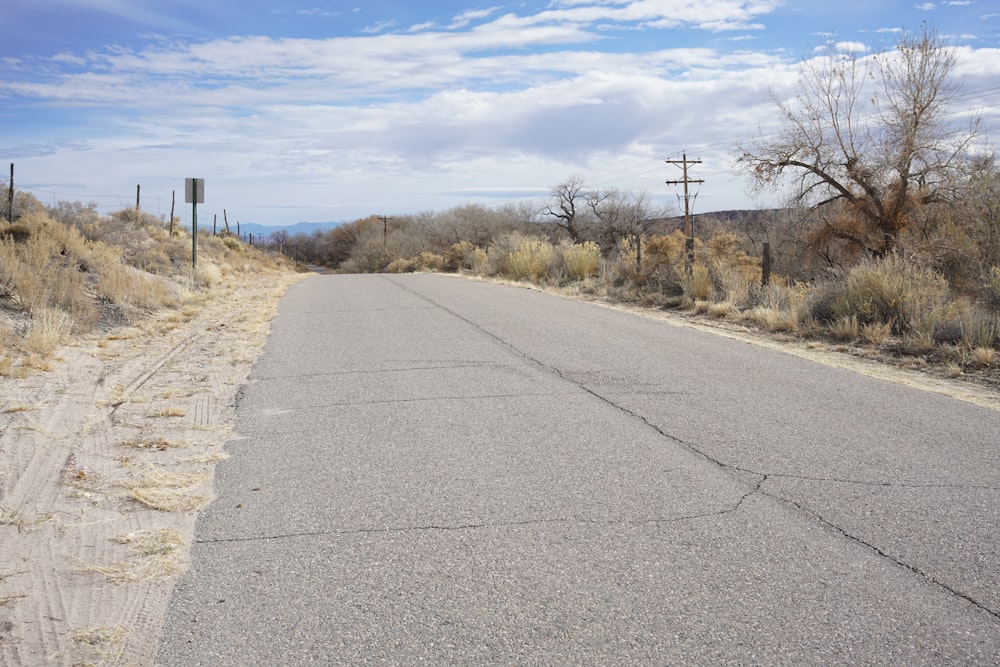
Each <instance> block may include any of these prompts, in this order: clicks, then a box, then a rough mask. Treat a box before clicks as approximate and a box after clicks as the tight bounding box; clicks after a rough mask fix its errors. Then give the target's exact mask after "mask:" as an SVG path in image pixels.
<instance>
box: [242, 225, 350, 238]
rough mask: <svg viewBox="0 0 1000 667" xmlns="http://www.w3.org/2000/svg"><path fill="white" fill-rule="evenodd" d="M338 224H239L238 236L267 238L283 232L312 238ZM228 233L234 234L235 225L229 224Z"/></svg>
mask: <svg viewBox="0 0 1000 667" xmlns="http://www.w3.org/2000/svg"><path fill="white" fill-rule="evenodd" d="M340 224H341V223H339V222H296V223H295V224H294V225H258V224H257V223H255V222H243V223H240V234H242V235H246V234H253V235H254V236H255V237H261V238H264V237H268V236H270V235H272V234H274V233H275V232H277V231H278V230H282V229H283V230H285V231H286V232H288V235H289V236H295V235H296V234H305V235H306V236H312V233H313V232H315V231H321V232H325V231H326V230H328V229H333V228H334V227H336V226H338V225H340ZM229 231H231V232H233V233H236V225H234V224H230V225H229Z"/></svg>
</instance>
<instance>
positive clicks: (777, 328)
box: [744, 306, 799, 333]
mask: <svg viewBox="0 0 1000 667" xmlns="http://www.w3.org/2000/svg"><path fill="white" fill-rule="evenodd" d="M744 318H745V319H746V320H748V321H750V322H753V323H754V324H756V325H757V326H759V327H761V328H762V329H764V330H765V331H770V332H772V333H795V332H797V331H798V330H799V320H798V316H797V314H796V313H795V312H794V311H788V310H783V309H780V308H767V307H763V306H759V307H757V308H753V309H752V310H750V311H749V312H747V313H745V314H744Z"/></svg>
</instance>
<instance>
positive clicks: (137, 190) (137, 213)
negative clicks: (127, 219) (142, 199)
mask: <svg viewBox="0 0 1000 667" xmlns="http://www.w3.org/2000/svg"><path fill="white" fill-rule="evenodd" d="M141 189H142V184H141V183H140V184H139V185H136V186H135V215H136V217H137V218H138V217H139V191H140V190H141Z"/></svg>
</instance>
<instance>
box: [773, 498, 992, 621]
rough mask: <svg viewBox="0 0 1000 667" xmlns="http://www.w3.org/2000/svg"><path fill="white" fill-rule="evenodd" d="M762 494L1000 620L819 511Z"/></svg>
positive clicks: (984, 607)
mask: <svg viewBox="0 0 1000 667" xmlns="http://www.w3.org/2000/svg"><path fill="white" fill-rule="evenodd" d="M761 494H762V495H764V496H767V497H768V498H773V499H774V500H777V501H778V502H780V503H783V504H785V505H790V506H791V507H794V508H795V509H796V510H798V511H799V512H802V513H803V514H807V515H809V516H811V517H813V519H815V520H816V521H818V522H819V523H821V524H822V525H824V526H826V527H827V528H830V529H831V530H834V531H836V532H837V533H839V534H841V535H843V536H844V537H845V538H847V539H848V540H850V541H852V542H854V543H855V544H859V545H861V546H863V547H866V548H868V549H870V550H871V551H873V552H874V553H875V554H877V555H878V556H880V557H882V558H884V559H886V560H888V561H889V562H891V563H894V564H895V565H897V566H899V567H901V568H903V569H905V570H909V571H910V572H913V573H914V574H916V575H918V576H920V577H922V578H924V579H926V580H927V581H929V582H930V583H932V584H934V585H935V586H939V587H940V588H943V589H944V590H946V591H948V592H949V593H951V594H952V595H954V596H956V597H959V598H961V599H963V600H965V601H966V602H968V603H969V604H971V605H973V606H974V607H976V608H978V609H980V610H982V611H984V612H986V613H987V614H989V615H990V616H992V617H994V618H995V619H997V620H1000V611H998V610H995V609H991V608H990V607H988V606H987V605H986V604H984V603H982V602H980V601H979V600H977V599H975V598H974V597H972V596H971V595H968V594H967V593H963V592H962V591H960V590H958V589H957V588H954V587H953V586H950V585H948V584H946V583H944V582H943V581H940V580H939V579H937V578H936V577H935V576H934V575H932V574H931V573H929V572H926V571H924V570H922V569H920V568H919V567H917V566H916V565H913V564H911V563H907V562H905V561H903V560H900V559H899V558H896V557H895V556H893V555H892V554H890V553H888V552H887V551H884V550H883V549H881V548H879V547H878V546H876V545H874V544H872V543H871V542H868V541H867V540H865V539H863V538H861V537H858V536H857V535H854V534H853V533H850V532H848V531H847V529H845V528H843V527H841V526H839V525H837V524H836V523H834V522H832V521H830V520H829V519H827V518H826V517H824V516H823V515H822V514H820V513H819V512H815V511H813V510H810V509H808V508H806V507H805V506H803V505H801V504H800V503H797V502H796V501H794V500H792V499H790V498H784V497H782V496H778V495H775V494H773V493H770V492H768V491H761Z"/></svg>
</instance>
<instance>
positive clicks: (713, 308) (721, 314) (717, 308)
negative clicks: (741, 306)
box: [708, 301, 738, 320]
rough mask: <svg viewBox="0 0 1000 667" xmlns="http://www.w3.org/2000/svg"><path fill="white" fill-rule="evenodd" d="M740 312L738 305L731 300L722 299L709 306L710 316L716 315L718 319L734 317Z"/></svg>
mask: <svg viewBox="0 0 1000 667" xmlns="http://www.w3.org/2000/svg"><path fill="white" fill-rule="evenodd" d="M737 312H738V309H737V308H736V306H735V305H734V304H733V303H731V302H729V301H720V302H719V303H713V304H712V305H710V306H709V307H708V316H709V317H714V318H716V319H720V320H721V319H725V318H727V317H732V316H734V315H735V314H736V313H737Z"/></svg>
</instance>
